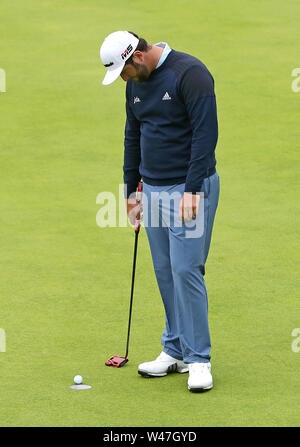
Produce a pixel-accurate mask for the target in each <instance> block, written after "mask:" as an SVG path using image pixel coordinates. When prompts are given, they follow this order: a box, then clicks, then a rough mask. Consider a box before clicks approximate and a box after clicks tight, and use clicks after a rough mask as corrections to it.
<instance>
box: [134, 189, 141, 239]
mask: <svg viewBox="0 0 300 447" xmlns="http://www.w3.org/2000/svg"><path fill="white" fill-rule="evenodd" d="M142 191H143V182H139V184H138V189H137V194H136V200H137V202H140V201H141V200H142ZM140 217H141V216H140ZM140 222H141V221H140V219H139V220H136V222H135V226H134V231H135V232H136V233H138V232H139V231H140V226H141V224H140Z"/></svg>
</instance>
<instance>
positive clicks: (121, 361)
mask: <svg viewBox="0 0 300 447" xmlns="http://www.w3.org/2000/svg"><path fill="white" fill-rule="evenodd" d="M127 362H128V359H126V358H125V357H119V356H118V355H114V356H113V357H111V358H110V359H109V360H107V362H105V365H106V366H114V367H115V368H121V366H124V365H126V363H127Z"/></svg>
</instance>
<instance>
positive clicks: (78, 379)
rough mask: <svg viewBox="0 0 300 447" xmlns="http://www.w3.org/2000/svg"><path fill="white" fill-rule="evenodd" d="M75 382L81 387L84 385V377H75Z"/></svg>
mask: <svg viewBox="0 0 300 447" xmlns="http://www.w3.org/2000/svg"><path fill="white" fill-rule="evenodd" d="M74 382H75V383H76V385H80V384H81V383H82V377H81V376H80V375H79V374H78V375H77V376H75V377H74Z"/></svg>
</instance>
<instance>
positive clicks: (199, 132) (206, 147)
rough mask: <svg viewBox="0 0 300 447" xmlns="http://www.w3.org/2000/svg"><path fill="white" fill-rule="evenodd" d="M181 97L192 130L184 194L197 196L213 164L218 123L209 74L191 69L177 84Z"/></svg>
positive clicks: (199, 67) (212, 85) (196, 66)
mask: <svg viewBox="0 0 300 447" xmlns="http://www.w3.org/2000/svg"><path fill="white" fill-rule="evenodd" d="M179 95H180V96H181V98H182V100H183V102H184V104H185V107H186V111H187V114H188V117H189V120H190V123H191V126H192V131H193V134H192V144H191V157H190V161H189V167H188V172H187V177H186V183H185V191H186V192H190V193H192V194H196V193H197V192H200V190H201V187H202V183H203V180H204V178H205V177H207V170H208V168H209V167H211V166H210V164H211V163H212V160H214V151H215V147H216V144H217V140H218V121H217V107H216V97H215V93H214V80H213V78H212V76H211V74H210V73H209V71H207V70H205V69H203V68H202V67H201V66H198V65H194V66H192V67H190V68H189V69H188V70H186V71H185V73H184V75H183V76H182V78H181V80H180V83H179Z"/></svg>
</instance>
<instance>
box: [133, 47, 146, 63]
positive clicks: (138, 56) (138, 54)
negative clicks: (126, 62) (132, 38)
mask: <svg viewBox="0 0 300 447" xmlns="http://www.w3.org/2000/svg"><path fill="white" fill-rule="evenodd" d="M132 60H134V62H137V63H141V62H144V53H143V52H142V51H139V50H137V51H134V53H133V55H132Z"/></svg>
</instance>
